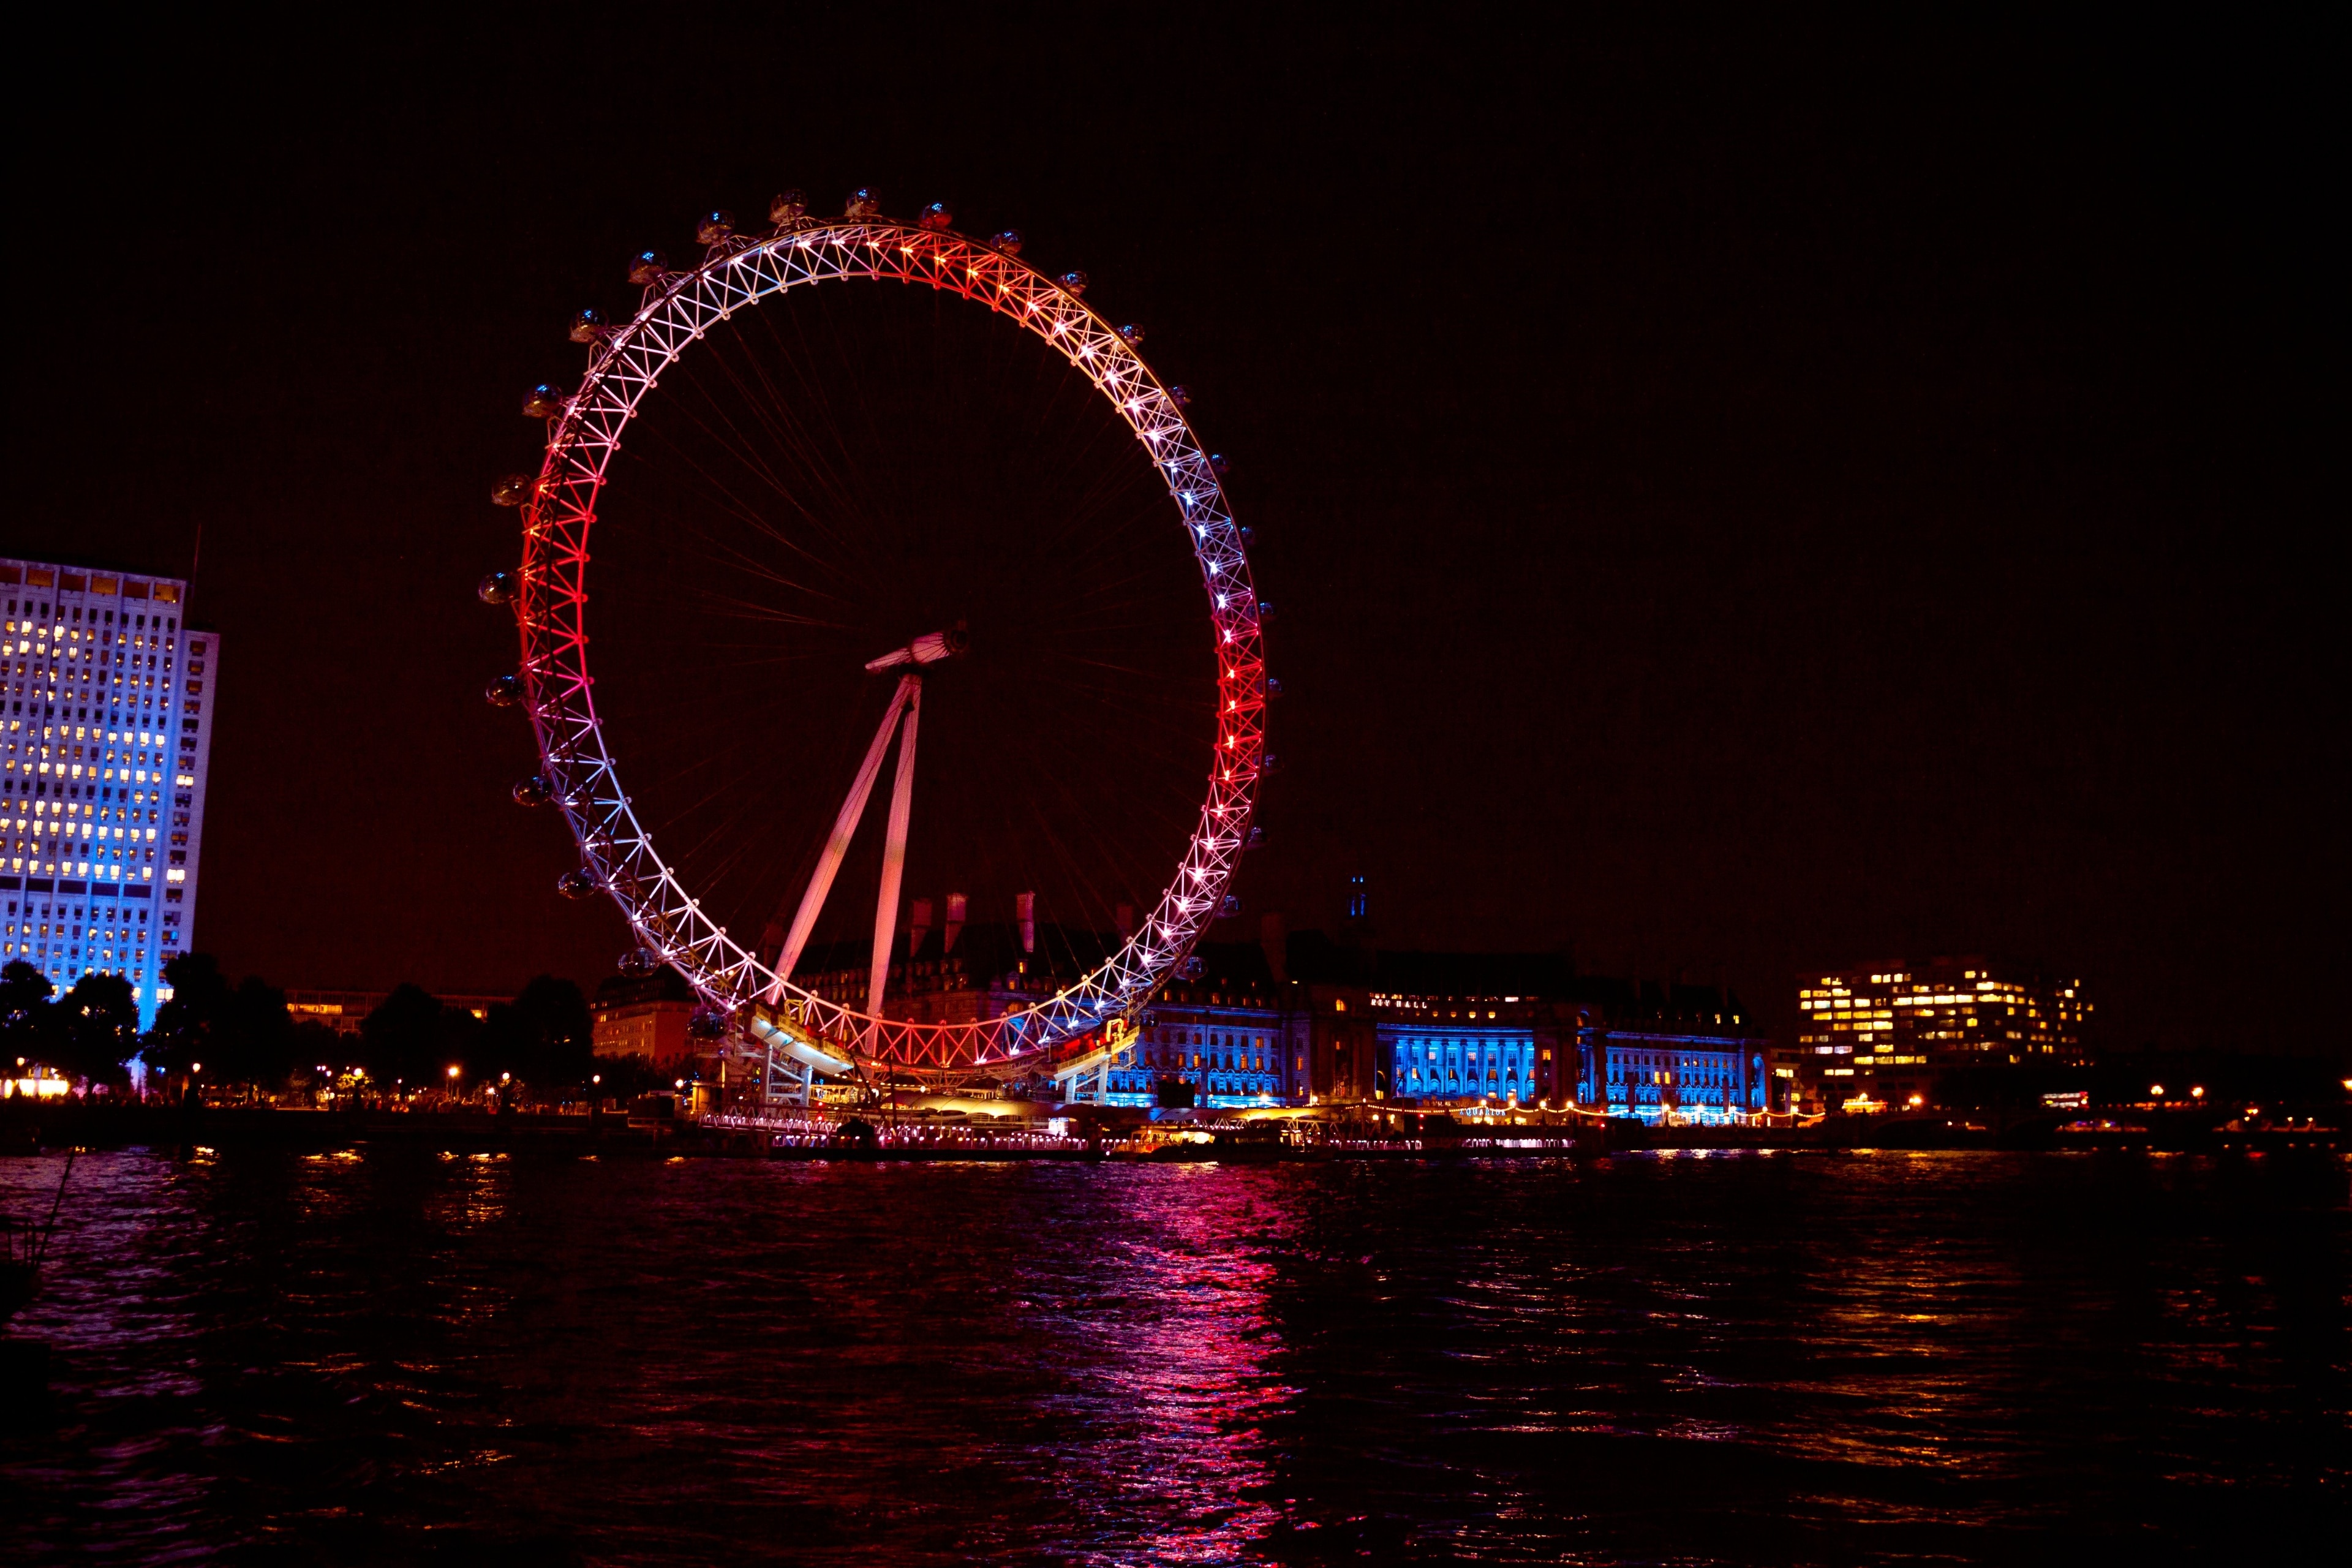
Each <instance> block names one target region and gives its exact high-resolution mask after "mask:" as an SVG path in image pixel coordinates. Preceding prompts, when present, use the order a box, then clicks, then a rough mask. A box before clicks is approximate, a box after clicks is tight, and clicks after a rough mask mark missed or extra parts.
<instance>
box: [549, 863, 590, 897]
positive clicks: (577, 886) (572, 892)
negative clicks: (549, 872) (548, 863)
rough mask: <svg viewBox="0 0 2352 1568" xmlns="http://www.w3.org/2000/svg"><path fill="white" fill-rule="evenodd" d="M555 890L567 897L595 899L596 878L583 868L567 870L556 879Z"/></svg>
mask: <svg viewBox="0 0 2352 1568" xmlns="http://www.w3.org/2000/svg"><path fill="white" fill-rule="evenodd" d="M555 890H556V891H557V892H559V893H561V894H562V895H563V896H564V897H565V898H567V899H593V898H594V897H595V896H596V879H595V878H593V877H592V876H590V875H589V874H588V873H587V872H585V871H582V870H577V869H575V870H571V871H566V872H565V873H563V875H562V876H561V877H558V878H557V879H555Z"/></svg>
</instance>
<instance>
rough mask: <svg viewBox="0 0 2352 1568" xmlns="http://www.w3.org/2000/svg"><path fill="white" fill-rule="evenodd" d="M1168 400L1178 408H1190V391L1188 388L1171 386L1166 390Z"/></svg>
mask: <svg viewBox="0 0 2352 1568" xmlns="http://www.w3.org/2000/svg"><path fill="white" fill-rule="evenodd" d="M1168 399H1169V401H1170V402H1171V403H1173V404H1175V405H1176V406H1177V407H1179V408H1190V407H1192V388H1191V387H1189V386H1171V387H1170V388H1169V389H1168Z"/></svg>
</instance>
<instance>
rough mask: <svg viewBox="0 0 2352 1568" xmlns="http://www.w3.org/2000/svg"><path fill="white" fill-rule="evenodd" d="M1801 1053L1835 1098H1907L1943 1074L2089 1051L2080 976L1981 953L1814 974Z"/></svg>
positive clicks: (1923, 1093)
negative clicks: (2061, 975)
mask: <svg viewBox="0 0 2352 1568" xmlns="http://www.w3.org/2000/svg"><path fill="white" fill-rule="evenodd" d="M1797 1011H1798V1015H1799V1021H1798V1036H1797V1047H1798V1050H1797V1054H1798V1058H1799V1060H1800V1062H1801V1064H1802V1068H1801V1070H1804V1071H1807V1072H1808V1073H1809V1074H1810V1076H1811V1077H1812V1078H1813V1079H1815V1081H1817V1082H1818V1083H1819V1085H1820V1091H1821V1094H1822V1099H1823V1100H1824V1101H1825V1102H1826V1103H1828V1104H1829V1105H1832V1106H1838V1105H1843V1104H1844V1103H1846V1102H1848V1101H1853V1102H1855V1103H1856V1108H1857V1109H1864V1108H1867V1107H1868V1106H1869V1105H1872V1104H1884V1105H1890V1106H1898V1107H1899V1106H1901V1105H1903V1104H1905V1103H1906V1102H1908V1101H1909V1100H1910V1099H1911V1097H1912V1096H1914V1095H1917V1096H1920V1097H1921V1098H1922V1099H1926V1098H1927V1097H1928V1096H1930V1095H1932V1094H1933V1092H1934V1085H1935V1080H1936V1079H1937V1076H1938V1075H1940V1074H1943V1073H1947V1072H1952V1071H1956V1070H1962V1069H1968V1068H1988V1067H2011V1066H2022V1065H2026V1064H2034V1063H2040V1064H2055V1063H2073V1062H2079V1061H2081V1060H2083V1059H2084V1047H2083V1034H2084V1026H2085V1024H2086V1023H2087V1022H2088V1021H2089V1018H2090V1016H2091V1005H2090V1003H2089V1002H2087V1001H2085V1000H2084V997H2083V983H2082V982H2081V981H2080V980H2053V979H2051V978H2049V977H2047V976H2045V975H2042V974H2041V973H2036V972H2034V971H2032V970H2031V969H2028V968H2026V967H2024V966H2022V965H2020V964H2016V963H2006V962H2003V961H2000V960H1998V959H1991V958H1985V957H1981V956H1969V957H1960V958H1938V959H1937V960H1935V961H1934V962H1933V963H1927V964H1922V965H1918V966H1916V967H1915V966H1913V965H1911V964H1909V963H1903V962H1900V961H1897V962H1895V963H1886V964H1882V965H1874V966H1872V967H1870V968H1867V969H1856V970H1852V971H1847V972H1844V973H1836V974H1809V975H1807V976H1805V977H1804V979H1803V981H1802V983H1801V984H1800V985H1799V986H1798V989H1797Z"/></svg>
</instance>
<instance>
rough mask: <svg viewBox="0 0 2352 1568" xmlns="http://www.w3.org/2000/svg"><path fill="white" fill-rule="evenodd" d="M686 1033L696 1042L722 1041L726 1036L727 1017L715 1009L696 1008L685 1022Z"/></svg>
mask: <svg viewBox="0 0 2352 1568" xmlns="http://www.w3.org/2000/svg"><path fill="white" fill-rule="evenodd" d="M686 1032H687V1033H688V1034H689V1035H692V1036H693V1037H695V1038H696V1039H698V1040H717V1039H722V1038H724V1037H726V1034H727V1015H726V1014H724V1013H721V1012H719V1010H718V1009H717V1008H715V1007H698V1008H696V1009H695V1010H694V1012H693V1013H692V1014H691V1015H689V1016H688V1018H687V1020H686Z"/></svg>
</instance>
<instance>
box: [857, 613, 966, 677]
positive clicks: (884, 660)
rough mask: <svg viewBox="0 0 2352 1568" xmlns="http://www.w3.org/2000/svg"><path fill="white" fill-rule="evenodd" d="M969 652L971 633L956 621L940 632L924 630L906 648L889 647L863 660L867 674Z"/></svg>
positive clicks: (933, 661) (931, 662) (936, 660)
mask: <svg viewBox="0 0 2352 1568" xmlns="http://www.w3.org/2000/svg"><path fill="white" fill-rule="evenodd" d="M969 652H971V633H970V632H967V631H966V630H964V624H963V623H962V622H961V621H958V622H957V623H956V624H955V625H953V626H950V627H949V628H948V629H947V630H945V631H943V632H925V633H924V634H923V635H922V636H921V637H917V638H916V639H915V640H914V641H913V642H910V643H908V645H907V646H906V647H895V648H892V649H891V650H890V651H889V652H888V653H886V654H883V655H882V656H881V657H879V658H869V659H867V660H866V674H868V675H872V674H874V673H876V672H877V671H878V670H885V669H897V668H899V667H900V666H901V665H908V664H937V663H939V662H940V660H941V659H949V658H957V657H958V656H960V655H962V654H966V653H969Z"/></svg>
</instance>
